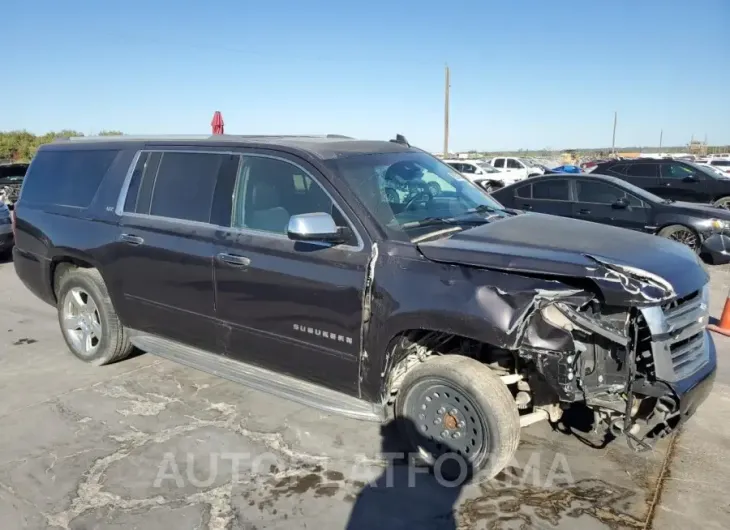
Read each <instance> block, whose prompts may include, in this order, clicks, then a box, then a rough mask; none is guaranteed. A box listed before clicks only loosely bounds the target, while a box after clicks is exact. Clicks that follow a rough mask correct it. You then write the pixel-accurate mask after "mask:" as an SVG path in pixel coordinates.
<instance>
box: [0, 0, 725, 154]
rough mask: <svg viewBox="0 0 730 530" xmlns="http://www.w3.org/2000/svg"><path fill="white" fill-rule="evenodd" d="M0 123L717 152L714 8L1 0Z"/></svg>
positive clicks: (720, 56)
mask: <svg viewBox="0 0 730 530" xmlns="http://www.w3.org/2000/svg"><path fill="white" fill-rule="evenodd" d="M1 5H2V8H1V9H0V20H2V32H1V33H0V35H1V36H0V38H1V39H2V41H1V42H2V50H3V51H4V52H5V53H3V59H4V60H3V67H2V79H3V81H2V83H1V84H0V130H8V129H27V130H29V131H31V132H34V133H42V132H45V131H48V130H58V129H76V130H80V131H82V132H84V133H87V134H88V133H96V132H98V131H99V130H102V129H116V130H121V131H123V132H125V133H130V134H133V133H175V134H188V133H205V132H208V131H209V130H210V120H211V116H212V114H213V111H215V110H220V111H221V112H222V113H223V117H224V120H225V123H226V132H227V133H233V134H235V133H241V134H255V133H262V134H263V133H268V134H272V133H287V134H297V133H317V134H319V133H339V134H346V135H351V136H356V137H362V138H370V139H380V138H382V139H389V138H392V137H393V136H394V135H395V134H396V133H402V134H404V135H405V136H406V137H407V138H408V140H409V141H410V142H411V143H413V144H416V145H418V146H420V147H423V148H426V149H430V150H438V149H440V148H441V146H442V142H443V108H444V65H445V64H446V63H448V64H449V67H450V68H451V136H450V138H451V141H450V147H451V148H452V149H454V150H466V149H472V148H474V149H489V150H496V149H518V148H530V149H539V148H544V147H550V148H553V149H558V148H574V147H602V146H609V145H610V144H611V129H612V124H613V113H614V110H615V111H618V128H617V137H616V144H617V145H619V146H629V145H656V144H658V141H659V133H660V130H662V129H663V130H664V145H680V144H685V143H687V142H688V141H689V139H690V135H692V134H694V135H695V138H700V139H702V138H704V135H705V134H707V138H708V140H709V142H710V143H723V144H730V0H693V1H691V2H688V1H686V0H683V1H676V0H657V1H655V0H632V1H624V0H612V1H609V0H605V1H604V0H552V1H548V0H510V1H507V0H481V1H458V0H451V1H446V2H444V1H434V0H420V1H415V0H399V1H394V0H390V1H388V0H367V1H365V0H350V1H343V0H340V1H324V0H300V1H293V0H287V1H281V0H269V1H268V2H263V1H252V0H208V1H207V2H205V1H187V0H176V1H171V0H144V1H142V0H124V1H119V2H112V1H105V0H85V1H83V0H64V1H58V0H2V3H1Z"/></svg>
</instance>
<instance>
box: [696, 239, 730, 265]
mask: <svg viewBox="0 0 730 530" xmlns="http://www.w3.org/2000/svg"><path fill="white" fill-rule="evenodd" d="M700 251H701V253H702V254H707V255H709V256H710V258H712V263H713V264H716V265H722V264H724V263H730V236H728V235H725V234H724V233H723V234H718V233H713V234H711V235H709V236H708V237H706V238H705V240H704V241H703V242H702V247H701V248H700Z"/></svg>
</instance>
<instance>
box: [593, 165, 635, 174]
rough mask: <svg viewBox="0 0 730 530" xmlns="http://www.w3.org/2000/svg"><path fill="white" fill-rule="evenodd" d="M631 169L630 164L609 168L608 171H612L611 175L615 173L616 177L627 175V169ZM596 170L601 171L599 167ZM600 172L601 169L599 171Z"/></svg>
mask: <svg viewBox="0 0 730 530" xmlns="http://www.w3.org/2000/svg"><path fill="white" fill-rule="evenodd" d="M628 167H629V165H628V164H615V165H613V166H609V167H608V170H607V171H610V172H611V173H614V174H616V175H625V174H626V169H627V168H628ZM596 169H599V168H598V167H597V168H596ZM599 171H600V169H599Z"/></svg>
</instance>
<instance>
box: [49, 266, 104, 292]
mask: <svg viewBox="0 0 730 530" xmlns="http://www.w3.org/2000/svg"><path fill="white" fill-rule="evenodd" d="M75 268H80V269H93V268H94V266H93V265H92V264H91V263H89V262H88V261H84V260H82V259H78V258H72V257H70V256H63V257H59V258H54V259H53V261H52V262H51V278H50V281H51V291H52V292H53V296H54V298H55V299H56V301H58V280H59V279H60V278H61V276H62V275H63V274H64V273H65V272H66V271H67V270H69V269H75Z"/></svg>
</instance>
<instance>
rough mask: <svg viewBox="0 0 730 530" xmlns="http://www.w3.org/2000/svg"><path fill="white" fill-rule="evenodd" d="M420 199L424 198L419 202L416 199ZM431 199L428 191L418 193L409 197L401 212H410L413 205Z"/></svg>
mask: <svg viewBox="0 0 730 530" xmlns="http://www.w3.org/2000/svg"><path fill="white" fill-rule="evenodd" d="M420 197H424V199H423V200H420V201H419V200H418V199H419V198H420ZM431 199H433V196H432V195H431V193H430V192H428V191H419V192H418V193H416V194H415V195H414V196H413V197H411V198H410V199H408V201H407V202H406V204H405V206H404V207H403V210H404V211H405V210H410V209H411V206H413V205H414V204H417V203H419V202H428V201H430V200H431Z"/></svg>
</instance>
